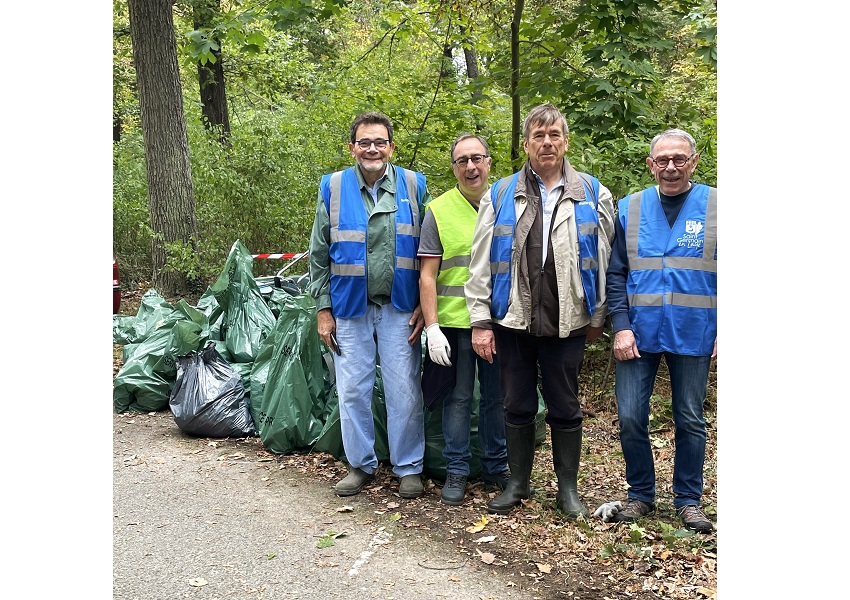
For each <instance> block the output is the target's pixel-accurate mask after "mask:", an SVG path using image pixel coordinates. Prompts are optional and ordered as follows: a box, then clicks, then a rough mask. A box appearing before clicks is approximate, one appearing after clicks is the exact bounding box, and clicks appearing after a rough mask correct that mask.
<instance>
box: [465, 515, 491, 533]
mask: <svg viewBox="0 0 850 600" xmlns="http://www.w3.org/2000/svg"><path fill="white" fill-rule="evenodd" d="M489 522H490V521H489V520H488V519H487V517H485V516H484V515H481V518H480V519H478V520H477V521H475V523H473V524H472V525H470V526H469V527H467V528H466V531H468V532H469V533H478V532H479V531H481V530H482V529H484V528H485V527H486V526H487V523H489Z"/></svg>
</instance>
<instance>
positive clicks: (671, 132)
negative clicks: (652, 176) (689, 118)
mask: <svg viewBox="0 0 850 600" xmlns="http://www.w3.org/2000/svg"><path fill="white" fill-rule="evenodd" d="M667 137H673V138H679V139H682V140H685V141H686V142H688V144H689V145H690V146H691V153H694V152H696V151H697V143H696V142H695V141H694V137H693V136H692V135H691V134H690V133H688V132H687V131H685V130H684V129H667V130H665V131H662V132H661V133H659V134H658V135H656V136H655V137H654V138H652V142H651V143H650V144H649V155H650V156H652V153H653V152H654V151H655V144H657V143H658V142H659V140H661V139H662V138H667Z"/></svg>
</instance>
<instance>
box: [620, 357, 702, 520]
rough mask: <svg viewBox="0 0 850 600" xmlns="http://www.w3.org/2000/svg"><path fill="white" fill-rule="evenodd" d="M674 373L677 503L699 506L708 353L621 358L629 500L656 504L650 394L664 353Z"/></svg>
mask: <svg viewBox="0 0 850 600" xmlns="http://www.w3.org/2000/svg"><path fill="white" fill-rule="evenodd" d="M662 356H664V359H665V361H666V362H667V369H668V370H669V371H670V384H671V387H672V389H673V423H674V424H675V427H676V434H675V440H676V454H675V456H674V458H673V505H674V506H675V508H681V507H683V506H688V505H693V504H697V505H698V504H699V503H700V498H702V470H703V465H704V463H705V437H706V434H705V419H704V418H703V402H704V401H705V393H706V387H707V385H708V371H709V366H710V365H711V357H710V356H684V355H682V354H672V353H670V352H663V353H661V352H644V351H641V357H640V358H634V359H631V360H618V361H617V376H616V382H615V390H616V394H617V412H618V415H619V419H620V444H621V445H622V448H623V456H624V457H625V459H626V481H627V482H628V484H629V499H632V500H640V501H642V502H655V461H654V456H653V454H652V445H651V443H650V441H649V397H650V396H651V395H652V390H653V388H654V386H655V375H656V374H657V373H658V365H659V364H660V363H661V357H662Z"/></svg>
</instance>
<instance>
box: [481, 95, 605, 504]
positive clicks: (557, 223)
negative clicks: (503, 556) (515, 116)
mask: <svg viewBox="0 0 850 600" xmlns="http://www.w3.org/2000/svg"><path fill="white" fill-rule="evenodd" d="M522 133H523V148H524V149H525V152H526V154H527V155H528V160H527V161H526V163H525V164H524V165H523V167H522V168H521V169H520V170H519V171H518V172H517V173H514V174H513V175H510V176H508V177H505V178H504V179H500V180H499V181H497V182H496V183H494V184H493V185H492V187H491V188H490V191H489V192H488V194H485V196H484V197H483V198H482V199H481V207H480V208H479V211H478V221H477V222H476V225H475V232H474V236H473V240H472V258H471V263H470V267H469V271H470V274H469V280H468V281H467V283H466V286H465V288H464V289H465V292H466V296H467V307H468V309H469V316H470V320H471V324H472V347H473V349H474V350H475V352H476V353H477V354H478V355H479V356H481V357H482V358H484V359H485V360H488V361H492V360H493V359H494V355H495V354H496V353H497V352H498V355H499V363H500V366H501V381H502V391H503V393H504V395H505V438H506V440H507V445H508V462H509V465H510V472H511V476H510V481H509V482H508V485H507V487H506V488H505V490H504V491H503V492H502V493H501V494H500V495H499V496H497V497H495V498H493V499H492V500H491V501H490V502H489V503H488V505H487V510H488V511H490V512H492V513H496V514H508V513H509V512H510V511H511V510H512V509H513V508H514V507H515V506H519V505H520V504H521V503H522V501H523V500H524V499H527V498H528V497H529V495H530V493H531V490H530V478H531V467H532V463H533V461H534V446H535V437H536V429H537V427H536V423H535V418H536V416H537V411H538V404H537V382H538V372H539V374H540V376H541V378H542V394H543V401H544V402H545V403H546V422H547V423H548V424H549V429H550V433H551V439H552V458H553V461H554V466H555V474H556V475H557V478H558V494H557V498H556V502H557V505H558V508H559V509H560V510H561V511H563V512H564V513H565V514H566V516H567V518H568V519H577V518H578V517H579V516H583V517H587V516H588V510H587V508H586V507H585V506H584V505H583V504H582V502H581V499H580V498H579V495H578V482H577V477H578V468H579V458H580V457H581V445H582V420H583V413H582V410H581V406H580V404H579V400H578V377H579V372H580V370H581V364H582V361H583V360H584V346H585V342H586V341H590V340H593V339H596V338H597V337H599V336H600V335H601V334H602V329H603V327H604V325H605V317H606V306H605V269H606V268H607V266H608V258H609V255H610V251H611V250H610V248H611V245H610V244H611V241H612V240H613V238H614V204H613V198H612V197H611V192H610V191H608V189H607V188H606V187H605V186H603V185H601V184H600V183H599V180H598V179H596V178H595V177H592V176H590V175H587V174H584V173H579V172H577V171H576V170H575V169H574V168H573V166H572V165H571V164H570V163H569V161H568V160H566V158H565V155H566V152H567V146H568V141H567V136H568V134H569V130H568V128H567V121H566V119H565V118H564V115H563V114H562V113H561V111H559V110H558V109H557V108H556V107H554V106H553V105H551V104H548V103H547V104H541V105H539V106H536V107H534V108H533V109H532V110H531V112H529V113H528V116H527V117H526V118H525V122H524V123H523V129H522Z"/></svg>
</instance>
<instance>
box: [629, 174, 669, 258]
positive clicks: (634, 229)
mask: <svg viewBox="0 0 850 600" xmlns="http://www.w3.org/2000/svg"><path fill="white" fill-rule="evenodd" d="M641 198H643V190H641V191H639V192H635V194H633V195H632V199H631V200H629V215H628V219H629V225H628V229H627V230H626V254H627V255H628V257H629V269H631V270H633V271H640V270H644V269H663V268H664V261H663V260H662V259H661V257H651V258H641V257H639V256H638V235H639V234H640V201H641Z"/></svg>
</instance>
